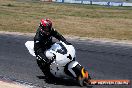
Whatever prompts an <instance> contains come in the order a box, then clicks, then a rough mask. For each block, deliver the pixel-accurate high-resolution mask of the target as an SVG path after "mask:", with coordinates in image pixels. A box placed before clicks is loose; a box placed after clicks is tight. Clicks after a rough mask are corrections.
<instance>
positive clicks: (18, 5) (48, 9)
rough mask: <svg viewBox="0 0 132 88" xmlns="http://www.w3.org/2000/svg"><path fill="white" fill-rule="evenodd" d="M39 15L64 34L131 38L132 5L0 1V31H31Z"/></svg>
mask: <svg viewBox="0 0 132 88" xmlns="http://www.w3.org/2000/svg"><path fill="white" fill-rule="evenodd" d="M41 18H50V19H51V20H52V21H53V26H54V28H55V29H57V30H58V31H59V32H61V33H62V34H64V35H75V36H80V37H91V38H110V39H118V40H132V7H107V6H95V5H80V4H62V3H48V2H40V1H35V0H34V1H32V2H31V1H30V0H27V1H24V0H21V1H20V0H0V31H12V32H15V31H17V32H35V29H36V28H37V26H38V25H39V22H40V19H41Z"/></svg>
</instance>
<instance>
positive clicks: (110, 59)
mask: <svg viewBox="0 0 132 88" xmlns="http://www.w3.org/2000/svg"><path fill="white" fill-rule="evenodd" d="M32 40H33V36H30V37H29V36H24V35H12V34H0V76H4V77H7V78H11V79H16V80H22V81H24V82H28V83H32V84H33V85H37V86H39V87H41V88H44V87H48V88H81V87H80V86H78V85H77V84H76V83H75V82H72V81H71V80H70V81H63V80H61V81H57V82H56V81H55V80H48V79H46V77H45V76H44V75H43V73H42V72H41V70H40V69H39V68H38V66H37V64H36V60H35V59H36V58H35V57H33V56H31V55H30V54H29V53H28V51H27V49H26V47H25V45H24V44H25V42H26V41H32ZM67 40H68V41H69V42H71V43H72V44H73V45H74V46H75V48H76V55H77V58H76V60H77V61H78V62H79V63H80V64H81V65H83V66H84V67H85V68H86V69H87V70H88V71H89V73H90V75H91V77H92V79H129V80H132V45H127V44H119V43H110V42H105V43H102V42H99V41H94V42H93V41H90V40H76V39H67ZM86 88H91V86H90V87H86ZM92 88H132V86H131V85H103V86H102V85H95V86H92Z"/></svg>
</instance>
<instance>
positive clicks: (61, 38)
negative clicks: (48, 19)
mask: <svg viewBox="0 0 132 88" xmlns="http://www.w3.org/2000/svg"><path fill="white" fill-rule="evenodd" d="M52 35H53V37H55V38H56V39H58V40H59V41H60V40H61V41H62V42H65V43H66V44H67V45H71V43H69V42H67V41H66V39H65V38H64V37H63V36H62V35H61V34H60V33H58V32H57V31H56V30H55V29H53V28H52Z"/></svg>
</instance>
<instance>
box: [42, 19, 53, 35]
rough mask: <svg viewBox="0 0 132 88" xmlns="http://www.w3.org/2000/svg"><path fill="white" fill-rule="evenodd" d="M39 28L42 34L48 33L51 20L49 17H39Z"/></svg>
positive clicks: (50, 27)
mask: <svg viewBox="0 0 132 88" xmlns="http://www.w3.org/2000/svg"><path fill="white" fill-rule="evenodd" d="M40 28H41V29H40V30H41V32H42V33H43V34H46V35H49V34H50V32H51V29H52V22H51V21H50V20H49V19H41V22H40Z"/></svg>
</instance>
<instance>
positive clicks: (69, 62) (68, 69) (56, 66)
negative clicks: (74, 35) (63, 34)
mask: <svg viewBox="0 0 132 88" xmlns="http://www.w3.org/2000/svg"><path fill="white" fill-rule="evenodd" d="M25 46H26V47H27V49H28V51H29V53H30V54H31V55H33V56H35V53H34V41H27V42H26V43H25ZM45 54H46V57H47V58H48V59H50V60H51V62H50V64H49V71H48V72H50V73H51V74H52V75H53V76H54V77H56V78H61V79H73V80H76V81H77V82H78V83H79V85H80V86H84V85H88V83H89V80H90V79H91V78H90V75H89V73H88V71H86V70H85V69H84V67H83V66H81V65H80V64H79V63H78V62H77V61H76V51H75V48H74V46H73V45H72V44H66V43H64V42H62V41H59V42H56V43H54V44H53V45H52V46H51V48H49V49H47V50H46V52H45Z"/></svg>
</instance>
